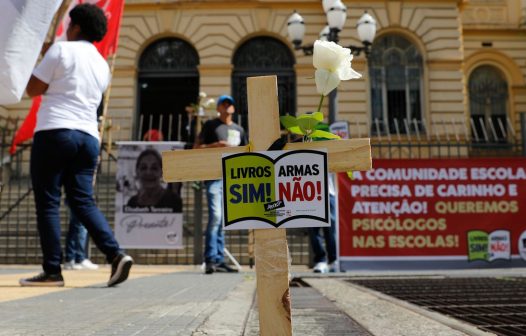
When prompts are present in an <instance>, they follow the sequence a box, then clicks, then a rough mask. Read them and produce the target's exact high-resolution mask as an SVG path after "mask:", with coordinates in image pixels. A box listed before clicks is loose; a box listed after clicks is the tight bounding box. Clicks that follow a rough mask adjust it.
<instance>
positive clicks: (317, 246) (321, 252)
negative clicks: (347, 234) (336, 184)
mask: <svg viewBox="0 0 526 336" xmlns="http://www.w3.org/2000/svg"><path fill="white" fill-rule="evenodd" d="M329 207H330V211H329V213H330V217H331V226H328V227H322V228H319V227H315V228H309V236H310V242H311V245H312V249H313V250H314V263H319V262H322V261H325V262H328V263H329V264H330V263H332V262H333V261H335V260H336V197H335V196H334V195H329ZM320 229H322V230H323V237H324V238H325V247H326V249H327V252H325V249H324V248H323V239H322V237H321V235H320Z"/></svg>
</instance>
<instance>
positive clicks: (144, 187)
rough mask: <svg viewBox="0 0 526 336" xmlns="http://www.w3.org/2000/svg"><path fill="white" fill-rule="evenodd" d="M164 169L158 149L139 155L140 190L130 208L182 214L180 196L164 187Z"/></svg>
mask: <svg viewBox="0 0 526 336" xmlns="http://www.w3.org/2000/svg"><path fill="white" fill-rule="evenodd" d="M162 168H163V167H162V158H161V154H160V153H159V152H158V151H157V150H156V149H153V148H147V149H145V150H143V151H142V152H141V153H140V154H139V156H138V158H137V161H136V163H135V179H136V182H137V184H138V190H137V193H136V194H135V195H133V196H132V197H131V198H130V199H129V200H128V202H127V206H128V207H133V208H145V207H150V208H156V209H172V211H170V212H182V210H183V202H182V200H181V197H180V195H178V194H177V193H175V192H173V191H172V190H171V189H170V188H167V187H165V186H164V185H163V182H162V174H163V170H162Z"/></svg>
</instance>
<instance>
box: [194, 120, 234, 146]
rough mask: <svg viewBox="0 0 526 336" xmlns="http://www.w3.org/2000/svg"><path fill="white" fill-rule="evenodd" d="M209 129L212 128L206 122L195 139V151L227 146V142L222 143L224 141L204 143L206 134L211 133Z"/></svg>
mask: <svg viewBox="0 0 526 336" xmlns="http://www.w3.org/2000/svg"><path fill="white" fill-rule="evenodd" d="M211 127H212V126H211V124H210V121H207V122H206V123H205V124H204V125H203V129H202V130H201V133H200V134H199V136H198V137H197V140H196V141H195V143H194V149H196V148H217V147H226V146H227V142H226V141H224V140H219V141H216V142H212V143H209V144H206V143H205V140H204V139H205V138H207V136H206V134H207V133H208V132H211V130H210V128H211ZM208 138H209V137H208Z"/></svg>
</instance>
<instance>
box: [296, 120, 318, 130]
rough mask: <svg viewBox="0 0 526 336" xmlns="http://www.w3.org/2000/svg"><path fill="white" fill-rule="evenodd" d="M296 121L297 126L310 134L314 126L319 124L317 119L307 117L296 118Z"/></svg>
mask: <svg viewBox="0 0 526 336" xmlns="http://www.w3.org/2000/svg"><path fill="white" fill-rule="evenodd" d="M296 120H297V121H298V126H299V127H300V128H301V129H302V130H304V131H305V132H306V133H312V132H313V131H314V129H315V128H316V125H317V124H318V123H319V121H318V120H317V119H315V118H313V117H309V116H306V117H302V118H300V117H298V119H296Z"/></svg>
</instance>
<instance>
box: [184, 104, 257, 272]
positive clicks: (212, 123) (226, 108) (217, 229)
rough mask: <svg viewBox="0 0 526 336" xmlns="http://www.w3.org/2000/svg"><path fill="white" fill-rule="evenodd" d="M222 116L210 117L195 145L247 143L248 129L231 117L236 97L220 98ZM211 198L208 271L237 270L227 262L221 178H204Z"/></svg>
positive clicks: (206, 248) (199, 146)
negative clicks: (209, 179) (246, 131)
mask: <svg viewBox="0 0 526 336" xmlns="http://www.w3.org/2000/svg"><path fill="white" fill-rule="evenodd" d="M217 112H218V113H219V116H218V117H217V118H215V119H212V120H209V121H207V122H206V123H205V124H204V125H203V128H202V130H201V133H200V134H199V137H198V138H197V141H196V143H195V144H194V148H217V147H233V146H243V145H246V144H247V143H248V141H247V137H246V134H245V131H244V130H243V128H242V127H241V126H239V125H238V124H236V123H235V122H234V121H233V120H232V117H233V115H234V112H235V107H234V99H233V98H232V97H231V96H229V95H222V96H220V97H219V98H218V99H217ZM205 186H206V197H207V201H208V225H207V228H206V237H205V263H206V269H205V273H206V274H212V273H214V272H237V271H238V270H237V269H235V268H232V267H230V266H228V265H227V264H226V263H225V257H224V248H225V236H224V233H223V222H222V221H223V213H222V195H223V185H222V181H221V180H211V181H205Z"/></svg>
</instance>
